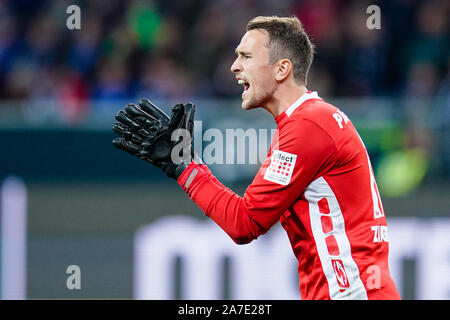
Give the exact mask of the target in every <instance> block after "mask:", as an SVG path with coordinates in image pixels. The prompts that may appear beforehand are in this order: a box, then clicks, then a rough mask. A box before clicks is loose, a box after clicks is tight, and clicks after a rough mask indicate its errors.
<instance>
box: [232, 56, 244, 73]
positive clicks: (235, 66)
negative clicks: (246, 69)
mask: <svg viewBox="0 0 450 320" xmlns="http://www.w3.org/2000/svg"><path fill="white" fill-rule="evenodd" d="M230 70H231V72H233V73H238V72H240V71H242V70H241V65H240V64H239V62H238V59H237V58H236V60H234V62H233V64H232V65H231V68H230Z"/></svg>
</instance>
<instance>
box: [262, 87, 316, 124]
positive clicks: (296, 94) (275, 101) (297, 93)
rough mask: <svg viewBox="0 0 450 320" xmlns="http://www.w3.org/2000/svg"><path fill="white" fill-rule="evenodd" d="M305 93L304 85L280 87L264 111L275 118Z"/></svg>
mask: <svg viewBox="0 0 450 320" xmlns="http://www.w3.org/2000/svg"><path fill="white" fill-rule="evenodd" d="M307 91H308V89H307V88H306V87H305V86H304V85H300V86H299V85H296V84H295V85H285V86H280V87H279V88H278V89H277V91H276V92H275V93H274V95H273V97H272V99H271V101H270V102H269V103H268V104H267V105H266V106H264V109H266V110H267V111H268V112H269V113H270V114H271V115H272V116H273V117H274V118H276V117H278V116H279V115H280V114H282V113H283V112H284V111H286V109H287V108H289V107H290V106H291V105H292V104H293V103H294V102H295V101H296V100H297V99H298V98H300V97H301V96H302V95H303V94H305V93H306V92H307Z"/></svg>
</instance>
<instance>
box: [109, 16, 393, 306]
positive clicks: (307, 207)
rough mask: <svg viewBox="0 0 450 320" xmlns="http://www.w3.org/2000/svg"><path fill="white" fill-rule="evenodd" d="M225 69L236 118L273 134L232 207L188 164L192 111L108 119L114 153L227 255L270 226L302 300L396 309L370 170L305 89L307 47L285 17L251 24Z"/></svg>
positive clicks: (346, 128) (349, 133)
mask: <svg viewBox="0 0 450 320" xmlns="http://www.w3.org/2000/svg"><path fill="white" fill-rule="evenodd" d="M236 55H237V57H236V60H235V61H234V63H233V65H232V66H231V71H232V72H233V73H234V74H235V76H236V80H237V82H238V83H239V84H242V85H243V92H242V108H243V109H244V110H250V109H253V108H258V107H261V108H264V109H265V110H267V111H268V112H269V113H270V114H271V115H272V116H273V118H274V120H275V122H276V124H277V134H275V136H274V139H273V141H272V143H271V147H270V149H269V152H268V155H267V157H266V159H265V160H264V161H263V163H262V165H261V168H260V169H259V171H258V173H257V174H256V176H255V178H254V180H253V182H252V183H251V185H250V186H249V187H248V188H247V190H246V192H245V195H244V196H243V197H240V196H238V195H237V194H235V193H234V192H232V191H231V190H230V189H228V188H226V187H225V186H223V185H222V184H221V183H220V182H219V181H218V180H217V179H216V178H215V177H214V175H213V174H212V173H211V172H210V170H209V169H208V167H207V166H206V164H204V163H202V162H201V160H200V158H199V157H198V156H197V155H195V154H194V153H193V152H192V148H191V141H192V134H193V119H194V109H195V108H194V105H193V104H190V103H188V104H177V105H175V106H174V107H173V109H172V115H171V117H170V118H169V117H168V116H167V115H166V114H164V113H163V112H162V111H161V110H160V109H158V108H157V107H156V106H155V105H153V104H152V103H151V102H150V101H148V100H145V99H142V100H141V101H140V103H139V105H134V104H130V105H128V106H126V108H125V111H119V113H118V114H117V115H116V120H117V121H118V122H117V123H115V124H114V125H113V130H114V132H116V133H117V134H118V135H120V138H116V139H114V141H113V143H114V145H115V146H116V147H117V148H119V149H121V150H125V151H127V152H129V153H131V154H133V155H135V156H137V157H138V158H141V159H143V160H145V161H148V162H149V163H150V164H152V165H155V166H157V167H158V168H160V169H161V170H162V171H164V172H165V173H166V174H167V176H168V177H170V178H173V179H175V180H176V181H177V182H178V183H179V185H180V186H181V187H182V188H183V189H184V190H185V192H186V193H187V194H188V195H189V197H190V198H191V199H192V200H193V201H194V202H195V203H196V204H197V205H198V206H199V207H200V208H201V209H202V211H203V212H204V213H205V214H206V215H207V216H208V217H210V218H211V219H213V220H214V221H215V222H216V223H217V224H218V225H219V226H220V227H221V228H222V229H223V230H224V231H225V232H226V233H227V234H228V235H229V236H230V237H231V238H232V239H233V240H234V241H235V242H236V243H238V244H244V243H248V242H250V241H252V240H253V239H256V238H257V237H258V236H260V235H262V234H264V233H266V232H267V231H268V230H269V229H270V228H271V227H272V226H273V225H274V224H275V223H277V222H278V221H280V223H281V225H282V226H283V228H284V229H285V230H286V233H287V235H288V237H289V240H290V243H291V246H292V249H293V252H294V254H295V256H296V258H297V260H298V273H299V278H300V293H301V297H302V299H399V298H400V296H399V294H398V292H397V289H396V287H395V284H394V282H393V280H392V278H391V276H390V273H389V268H388V249H389V243H388V239H387V224H386V218H385V214H384V210H383V206H382V203H381V199H380V196H379V193H378V189H377V185H376V182H375V178H374V174H373V171H372V167H371V164H370V160H369V157H368V154H367V151H366V148H365V147H364V144H363V142H362V140H361V139H360V137H359V135H358V133H357V132H356V130H355V128H354V126H353V124H352V122H351V121H350V120H349V119H348V117H347V116H346V115H345V114H344V113H343V112H342V111H340V110H339V109H338V108H336V107H335V106H333V105H331V104H328V103H326V102H325V101H324V100H323V99H321V98H320V97H319V95H318V94H317V92H312V91H310V90H308V89H307V88H306V84H307V74H308V70H309V67H310V65H311V62H312V57H313V46H312V44H311V42H310V40H309V38H308V36H307V34H306V33H305V31H304V30H303V28H302V25H301V23H300V21H299V20H298V19H297V18H295V17H290V18H284V17H257V18H254V19H253V20H251V21H250V22H249V23H248V25H247V32H246V33H245V34H244V36H243V37H242V39H241V42H240V44H239V45H238V47H237V48H236Z"/></svg>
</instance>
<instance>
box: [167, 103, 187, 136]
mask: <svg viewBox="0 0 450 320" xmlns="http://www.w3.org/2000/svg"><path fill="white" fill-rule="evenodd" d="M183 116H184V105H182V104H181V103H178V104H176V105H174V106H173V107H172V117H171V118H170V123H169V131H170V132H172V131H173V130H175V129H178V128H180V124H181V122H182V120H183Z"/></svg>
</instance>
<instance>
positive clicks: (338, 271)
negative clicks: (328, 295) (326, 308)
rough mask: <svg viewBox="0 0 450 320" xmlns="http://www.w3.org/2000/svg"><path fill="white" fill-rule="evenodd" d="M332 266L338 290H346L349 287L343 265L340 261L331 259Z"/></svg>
mask: <svg viewBox="0 0 450 320" xmlns="http://www.w3.org/2000/svg"><path fill="white" fill-rule="evenodd" d="M331 264H332V265H333V270H334V275H335V276H336V280H337V283H338V285H339V288H342V289H346V288H349V287H350V284H349V282H348V277H347V273H346V272H345V268H344V264H343V263H342V260H341V259H331Z"/></svg>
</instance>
